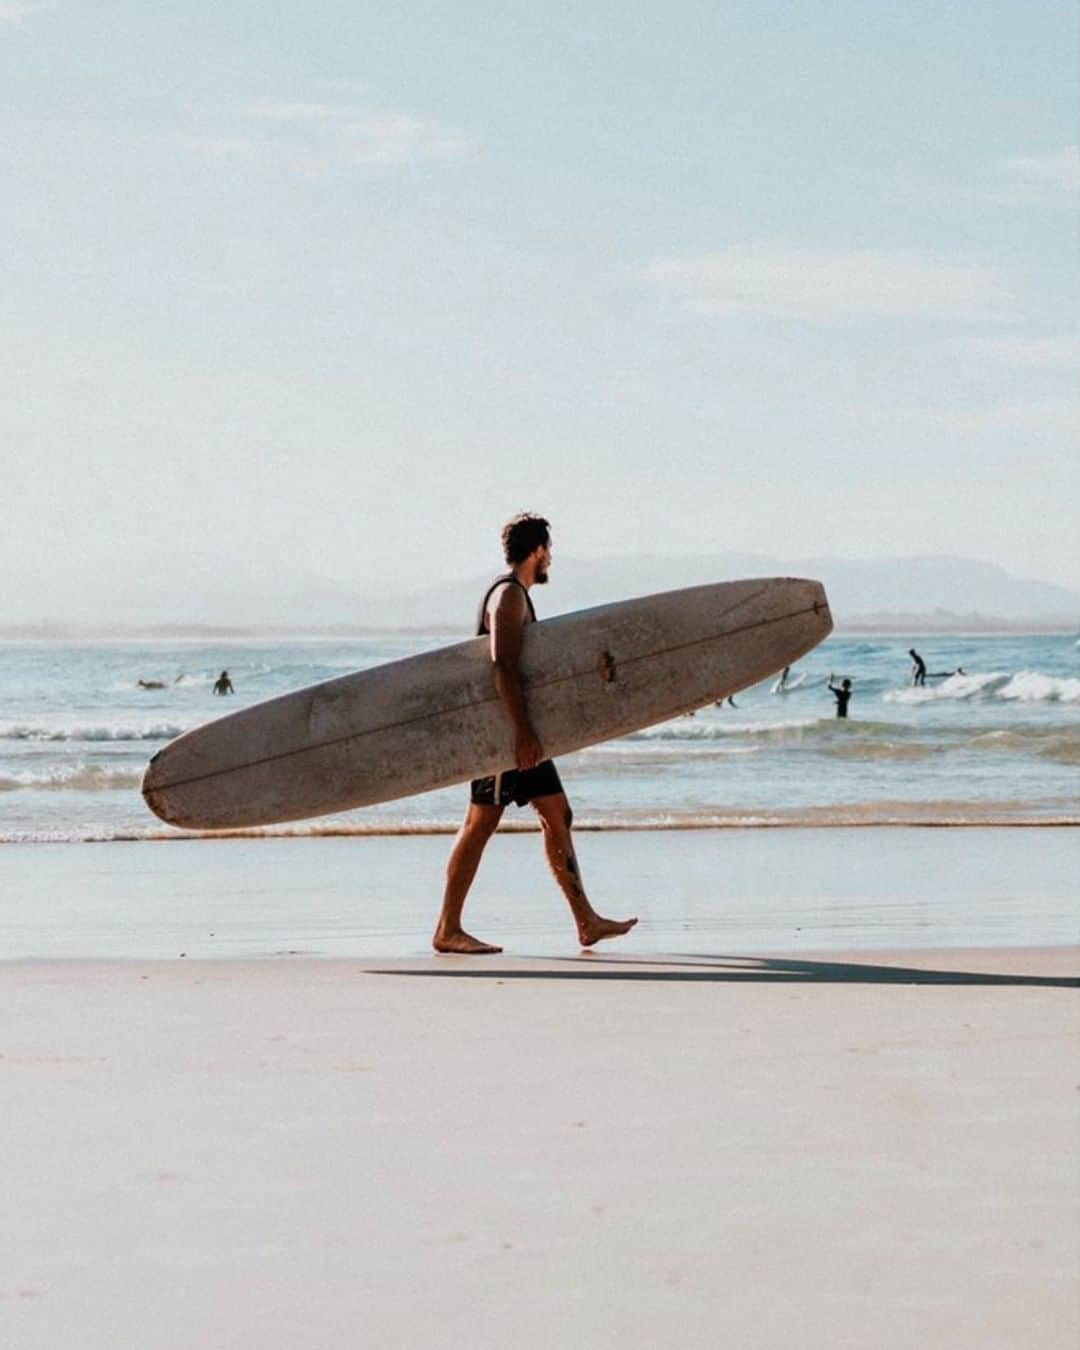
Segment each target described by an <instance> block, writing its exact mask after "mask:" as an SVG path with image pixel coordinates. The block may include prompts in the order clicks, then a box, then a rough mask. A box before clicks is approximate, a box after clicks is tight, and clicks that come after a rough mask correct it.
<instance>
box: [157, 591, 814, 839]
mask: <svg viewBox="0 0 1080 1350" xmlns="http://www.w3.org/2000/svg"><path fill="white" fill-rule="evenodd" d="M510 589H513V588H510ZM831 630H832V616H831V615H830V613H829V605H828V601H827V599H826V597H825V591H824V589H823V587H822V586H821V584H820V582H817V581H807V580H802V579H795V578H790V577H785V578H777V577H774V578H760V579H754V580H749V581H726V582H717V583H715V584H714V585H709V586H692V587H689V588H687V589H685V590H678V591H666V592H663V593H662V594H660V595H651V596H644V597H642V598H640V599H636V600H623V601H619V602H618V603H615V604H610V605H601V606H599V607H598V608H596V609H586V610H580V611H578V612H577V613H574V614H563V615H559V616H558V617H556V618H553V619H545V620H543V621H541V622H539V623H530V624H528V625H526V626H525V627H524V629H523V631H522V634H521V656H520V669H521V673H522V676H523V679H524V685H523V688H524V697H525V703H526V707H527V710H528V721H529V723H530V724H531V726H532V728H533V730H534V732H535V734H536V737H537V738H538V739H539V742H540V744H541V745H542V746H543V752H544V754H545V755H551V756H555V755H562V754H567V753H569V752H571V751H574V750H580V749H582V748H584V747H585V746H588V745H595V744H596V743H597V742H599V741H605V740H610V739H611V738H613V737H616V736H625V735H627V734H628V733H629V732H632V731H637V730H640V729H641V728H642V727H646V726H651V725H654V724H655V723H657V722H663V721H666V720H667V719H668V718H671V717H676V716H678V715H679V714H680V713H684V712H690V711H692V710H693V709H695V708H700V707H703V706H705V705H706V704H709V703H715V702H716V701H717V700H718V699H723V698H726V697H727V696H728V695H729V694H733V693H736V692H737V691H738V690H740V689H744V688H746V687H747V686H748V685H751V684H756V683H757V682H758V681H759V680H763V679H765V678H767V677H768V676H769V675H772V674H774V673H775V672H776V671H778V670H781V669H782V668H783V667H784V666H785V665H790V664H792V663H793V662H795V661H797V660H798V659H799V658H800V657H802V656H805V654H806V653H807V652H808V651H810V650H811V648H813V647H816V646H817V644H818V643H819V642H821V640H822V639H823V638H825V637H826V636H827V635H828V634H829V632H830V631H831ZM496 669H497V667H496V665H495V663H493V662H492V659H491V651H490V648H489V639H488V638H487V637H478V638H473V639H472V640H470V641H468V642H460V643H457V644H455V645H453V646H449V647H442V648H439V649H437V650H435V651H431V652H425V653H423V654H422V655H420V656H412V657H407V658H406V659H405V660H402V661H393V662H390V663H389V664H387V665H382V666H377V667H376V668H375V669H373V670H365V671H360V672H358V673H357V674H355V675H347V676H345V677H343V678H341V679H336V680H329V681H327V682H326V683H324V684H317V685H312V686H311V687H309V688H307V689H299V690H297V691H296V692H294V693H291V694H285V695H283V696H281V697H280V698H274V699H270V700H268V701H267V702H265V703H259V704H256V705H255V706H253V707H250V708H245V709H243V710H241V711H239V712H235V713H231V714H230V715H229V716H227V717H222V718H220V719H219V720H217V721H215V722H210V723H207V724H206V725H205V726H202V727H198V728H196V729H195V730H194V731H189V732H186V733H185V734H184V735H183V736H179V737H177V739H176V740H174V741H172V742H170V744H169V745H167V746H165V748H164V749H163V750H160V751H159V752H158V753H157V754H156V755H155V756H154V758H153V759H152V760H151V761H150V764H149V765H148V767H147V770H146V774H145V777H144V779H143V796H144V797H145V799H146V802H147V804H148V806H149V807H150V809H151V810H152V811H154V813H155V814H156V815H158V816H160V817H161V819H162V820H166V821H168V822H170V823H171V824H173V825H179V826H182V827H185V828H188V829H239V828H243V827H246V826H251V825H269V824H273V823H276V822H279V821H287V820H302V819H305V818H307V817H309V816H318V815H325V814H327V813H329V812H332V811H346V810H350V809H352V808H354V807H359V806H370V805H373V804H374V803H376V802H383V801H392V800H394V799H395V798H398V797H407V796H411V795H412V794H414V793H418V792H427V791H430V790H431V789H434V788H439V787H445V786H447V785H448V784H451V783H459V782H464V781H466V780H467V779H471V778H480V777H483V776H485V775H490V774H496V773H500V772H502V771H504V770H506V769H510V768H513V767H514V766H515V763H516V758H517V753H516V752H517V746H516V744H515V742H516V737H515V732H514V728H513V726H512V725H511V722H510V720H509V719H508V718H507V715H506V710H505V706H504V704H503V702H502V700H501V698H500V696H499V693H498V690H497V688H496V683H495V681H496V678H497V677H496Z"/></svg>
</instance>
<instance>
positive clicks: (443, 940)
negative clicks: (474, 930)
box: [431, 928, 502, 956]
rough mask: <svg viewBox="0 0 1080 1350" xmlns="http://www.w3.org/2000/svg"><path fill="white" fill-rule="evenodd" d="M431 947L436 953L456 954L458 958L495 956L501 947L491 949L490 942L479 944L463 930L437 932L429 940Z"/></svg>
mask: <svg viewBox="0 0 1080 1350" xmlns="http://www.w3.org/2000/svg"><path fill="white" fill-rule="evenodd" d="M431 945H432V946H433V947H434V948H435V950H436V951H437V952H456V953H457V954H458V955H459V956H496V955H497V954H498V953H499V952H501V951H502V948H501V947H493V946H492V945H491V943H490V942H481V941H480V939H479V938H474V937H473V935H472V934H471V933H466V931H465V930H464V928H459V929H458V930H457V932H456V933H441V932H437V933H436V934H435V936H434V937H433V938H432V939H431Z"/></svg>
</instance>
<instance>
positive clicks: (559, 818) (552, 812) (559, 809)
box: [532, 801, 574, 834]
mask: <svg viewBox="0 0 1080 1350" xmlns="http://www.w3.org/2000/svg"><path fill="white" fill-rule="evenodd" d="M532 807H533V810H534V811H535V812H536V814H537V815H538V816H539V817H540V824H541V825H542V826H543V827H544V829H545V830H547V831H548V832H549V833H551V832H554V833H556V834H561V833H563V831H566V833H567V834H569V832H570V826H571V825H573V823H574V813H573V811H572V810H571V807H570V803H569V802H560V803H558V804H551V805H545V806H540V805H539V804H538V803H537V802H535V801H534V802H533V803H532Z"/></svg>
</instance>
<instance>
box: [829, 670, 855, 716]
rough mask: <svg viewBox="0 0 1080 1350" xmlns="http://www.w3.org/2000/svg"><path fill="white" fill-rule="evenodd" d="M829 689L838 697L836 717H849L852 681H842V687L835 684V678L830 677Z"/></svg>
mask: <svg viewBox="0 0 1080 1350" xmlns="http://www.w3.org/2000/svg"><path fill="white" fill-rule="evenodd" d="M829 689H830V691H831V692H832V693H833V694H835V695H836V715H837V717H846V716H847V705H848V704H849V703H850V702H851V681H850V680H841V681H840V687H839V688H837V687H836V685H835V684H833V677H832V676H831V675H830V676H829Z"/></svg>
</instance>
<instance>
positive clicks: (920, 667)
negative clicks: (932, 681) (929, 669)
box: [908, 647, 926, 685]
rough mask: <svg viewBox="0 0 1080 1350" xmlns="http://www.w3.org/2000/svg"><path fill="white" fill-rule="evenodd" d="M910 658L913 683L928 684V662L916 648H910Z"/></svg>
mask: <svg viewBox="0 0 1080 1350" xmlns="http://www.w3.org/2000/svg"><path fill="white" fill-rule="evenodd" d="M908 656H910V657H911V683H912V684H914V685H924V684H925V683H926V662H925V661H924V660H923V659H922V657H921V656H920V655H919V653H918V652H917V651H916V650H915V648H914V647H909V648H908Z"/></svg>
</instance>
